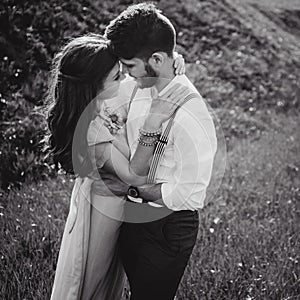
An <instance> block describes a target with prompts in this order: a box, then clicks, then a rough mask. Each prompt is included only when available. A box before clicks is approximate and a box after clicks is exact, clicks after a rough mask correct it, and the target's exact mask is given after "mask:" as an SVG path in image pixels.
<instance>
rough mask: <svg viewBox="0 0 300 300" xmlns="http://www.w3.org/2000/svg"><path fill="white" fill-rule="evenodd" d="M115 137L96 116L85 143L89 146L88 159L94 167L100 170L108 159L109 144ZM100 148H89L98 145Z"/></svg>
mask: <svg viewBox="0 0 300 300" xmlns="http://www.w3.org/2000/svg"><path fill="white" fill-rule="evenodd" d="M114 139H115V137H114V136H113V135H112V134H111V133H110V131H109V130H108V128H107V127H106V126H105V125H104V122H103V120H102V119H101V118H100V116H97V117H96V118H95V119H94V120H93V121H92V122H91V123H90V126H89V128H88V132H87V143H88V146H90V151H89V152H90V159H91V161H92V164H93V165H94V166H96V165H97V167H98V168H102V167H103V165H104V164H105V162H106V161H107V160H108V158H109V154H110V153H109V151H110V146H111V142H112V141H113V140H114ZM99 144H100V147H97V149H96V148H95V147H91V146H96V145H99Z"/></svg>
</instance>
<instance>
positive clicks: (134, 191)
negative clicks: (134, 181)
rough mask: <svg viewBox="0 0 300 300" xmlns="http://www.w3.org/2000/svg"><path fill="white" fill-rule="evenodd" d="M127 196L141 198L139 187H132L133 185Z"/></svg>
mask: <svg viewBox="0 0 300 300" xmlns="http://www.w3.org/2000/svg"><path fill="white" fill-rule="evenodd" d="M127 195H128V196H130V197H133V198H139V197H140V193H139V190H138V189H137V187H135V186H132V185H131V186H130V187H129V188H128V191H127Z"/></svg>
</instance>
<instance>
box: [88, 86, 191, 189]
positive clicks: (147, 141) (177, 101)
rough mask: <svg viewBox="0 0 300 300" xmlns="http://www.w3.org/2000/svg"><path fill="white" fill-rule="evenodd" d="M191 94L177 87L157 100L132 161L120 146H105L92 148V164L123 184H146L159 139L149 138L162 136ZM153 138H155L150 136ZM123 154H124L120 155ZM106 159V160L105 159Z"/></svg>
mask: <svg viewBox="0 0 300 300" xmlns="http://www.w3.org/2000/svg"><path fill="white" fill-rule="evenodd" d="M188 93H189V90H188V88H186V87H184V86H182V85H180V84H175V85H174V86H172V87H171V88H170V89H168V90H167V91H166V92H165V93H164V94H163V95H162V96H161V97H160V98H159V99H153V100H152V103H151V108H150V112H149V115H148V117H147V118H146V121H145V123H144V126H143V131H142V132H141V135H140V139H139V143H138V146H137V149H136V151H135V153H134V156H133V157H132V159H131V160H130V161H129V158H128V157H127V155H128V154H129V151H128V150H127V155H126V151H125V152H124V151H122V149H123V150H124V148H122V146H121V144H120V142H117V141H116V142H115V144H114V143H109V144H108V143H101V144H96V145H95V146H91V148H90V154H91V157H92V161H94V162H95V163H96V166H97V167H98V168H103V169H104V170H106V171H107V172H109V173H112V174H115V175H116V176H118V177H119V178H120V179H121V180H122V181H123V182H125V183H127V184H131V185H135V186H140V185H143V184H145V183H146V180H147V174H148V171H149V167H150V162H151V159H152V156H153V151H154V147H155V143H154V142H153V141H154V140H155V139H157V138H158V135H157V134H156V135H154V137H151V136H150V137H149V136H147V133H153V132H158V131H159V129H160V128H161V125H162V124H163V123H164V122H165V121H167V120H168V119H169V118H170V116H171V115H172V114H173V113H174V111H175V110H176V109H177V107H178V106H180V105H181V103H182V102H183V101H184V99H185V97H186V96H187V94H188ZM150 135H151V134H150ZM120 150H121V151H120ZM104 157H105V159H103V158H104Z"/></svg>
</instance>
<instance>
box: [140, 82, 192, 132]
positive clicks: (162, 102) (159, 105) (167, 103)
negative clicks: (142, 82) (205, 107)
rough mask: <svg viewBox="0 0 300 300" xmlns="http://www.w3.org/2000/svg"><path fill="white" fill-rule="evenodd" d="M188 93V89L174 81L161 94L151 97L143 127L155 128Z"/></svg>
mask: <svg viewBox="0 0 300 300" xmlns="http://www.w3.org/2000/svg"><path fill="white" fill-rule="evenodd" d="M189 94H190V89H189V88H187V87H186V86H183V85H182V84H179V83H176V84H175V85H173V86H172V87H170V88H169V89H168V90H167V91H165V92H164V93H163V94H162V95H161V96H158V97H157V98H154V99H152V104H151V108H150V112H149V115H148V116H147V118H146V121H145V124H144V129H145V130H155V129H157V128H159V127H160V126H161V125H162V123H164V122H165V121H167V120H168V119H169V118H170V117H171V116H172V114H173V113H174V112H175V110H176V109H177V108H178V107H179V106H181V105H182V104H183V103H184V100H185V98H186V97H187V96H188V95H189Z"/></svg>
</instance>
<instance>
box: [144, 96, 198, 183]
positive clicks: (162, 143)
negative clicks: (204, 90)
mask: <svg viewBox="0 0 300 300" xmlns="http://www.w3.org/2000/svg"><path fill="white" fill-rule="evenodd" d="M193 98H199V95H198V94H196V93H192V94H189V95H188V96H186V98H185V99H184V101H183V103H182V105H184V104H185V103H186V102H188V101H189V100H191V99H193ZM179 108H180V107H177V109H176V110H175V112H174V113H173V115H172V116H171V117H170V120H169V122H168V124H167V126H166V128H165V130H164V132H163V134H162V135H161V136H160V139H159V141H158V143H157V145H156V148H155V151H154V154H153V159H152V161H151V165H150V170H149V173H148V178H147V183H155V178H156V173H157V168H158V166H159V164H160V161H161V159H162V157H163V154H164V152H165V148H166V145H167V143H168V140H169V134H170V131H171V128H172V125H173V122H174V118H175V115H176V113H177V111H178V109H179Z"/></svg>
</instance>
